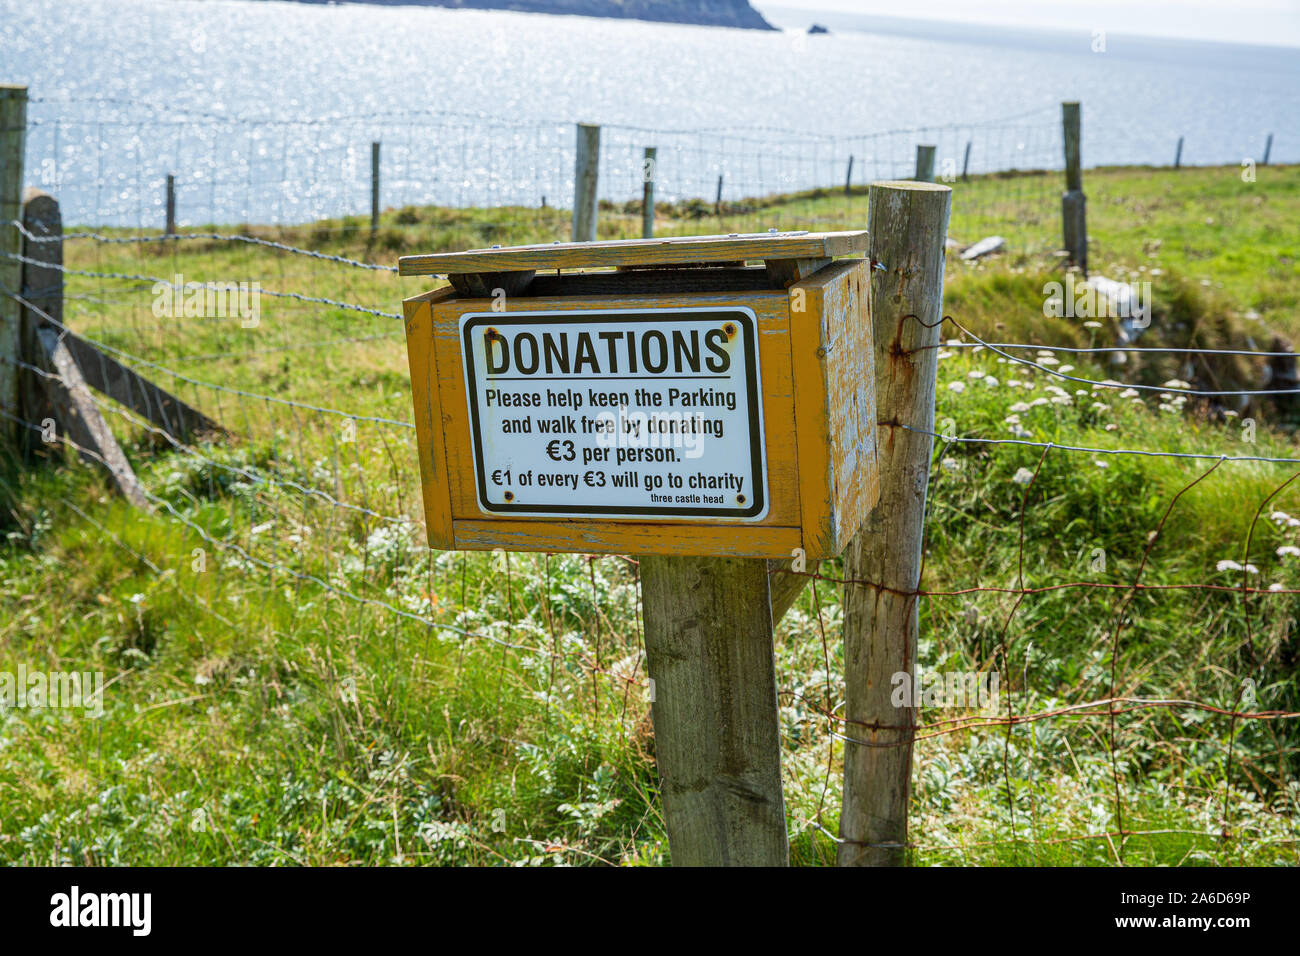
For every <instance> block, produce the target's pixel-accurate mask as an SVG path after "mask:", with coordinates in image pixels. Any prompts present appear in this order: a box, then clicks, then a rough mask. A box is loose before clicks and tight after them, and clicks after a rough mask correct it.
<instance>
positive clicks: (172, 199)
mask: <svg viewBox="0 0 1300 956" xmlns="http://www.w3.org/2000/svg"><path fill="white" fill-rule="evenodd" d="M164 208H165V209H166V217H167V218H166V231H165V232H164V233H163V235H167V236H174V235H176V177H175V176H173V175H172V174H171V173H168V174H167V204H166V206H165V207H164Z"/></svg>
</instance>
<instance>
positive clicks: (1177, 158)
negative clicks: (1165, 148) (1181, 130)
mask: <svg viewBox="0 0 1300 956" xmlns="http://www.w3.org/2000/svg"><path fill="white" fill-rule="evenodd" d="M1182 165H1183V138H1182V137H1181V136H1180V137H1178V148H1177V149H1176V150H1174V169H1178V168H1179V167H1180V166H1182Z"/></svg>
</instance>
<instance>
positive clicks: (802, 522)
mask: <svg viewBox="0 0 1300 956" xmlns="http://www.w3.org/2000/svg"><path fill="white" fill-rule="evenodd" d="M866 239H867V235H866V233H865V232H830V233H807V232H790V233H778V232H770V233H762V234H757V235H733V236H705V237H691V238H678V239H637V240H626V241H615V242H587V243H555V244H552V245H539V246H516V247H513V248H504V249H502V248H493V249H480V250H474V251H470V252H463V253H446V254H438V255H416V256H405V257H403V258H402V259H401V260H400V264H399V270H400V272H401V274H402V275H407V276H412V275H446V276H447V277H448V279H449V280H450V282H451V286H450V287H446V288H440V289H437V290H435V291H432V292H427V293H424V294H423V295H417V296H414V297H412V298H410V299H407V300H406V302H405V315H406V340H407V349H408V352H409V357H410V363H411V388H412V393H413V397H414V404H415V427H416V435H417V440H418V445H419V454H420V472H421V479H422V485H423V494H424V509H425V516H426V519H427V523H428V529H429V544H430V546H431V547H434V548H439V549H469V550H491V549H494V548H504V549H506V550H514V551H575V552H584V553H621V554H667V555H729V556H737V557H767V558H789V557H790V556H791V555H792V554H793V555H798V554H799V553H800V549H802V553H803V555H804V556H805V557H806V558H808V559H816V558H825V557H832V556H834V555H837V554H839V552H840V551H841V549H842V548H843V547H844V545H845V544H847V543H848V540H849V538H850V537H851V536H852V535H853V533H854V532H855V531H856V530H857V529H858V527H859V525H860V524H861V523H862V520H863V518H864V517H865V516H866V515H867V513H868V512H869V511H870V510H871V508H872V507H873V506H874V505H875V503H876V501H877V499H878V498H879V483H878V475H877V464H876V409H875V367H874V366H875V361H874V345H873V342H872V340H871V321H870V317H869V303H868V296H869V290H870V278H871V277H870V266H869V265H868V263H867V261H866V260H865V259H862V258H857V257H855V258H840V259H837V258H835V257H837V256H860V255H861V254H862V253H863V252H864V251H865V249H866Z"/></svg>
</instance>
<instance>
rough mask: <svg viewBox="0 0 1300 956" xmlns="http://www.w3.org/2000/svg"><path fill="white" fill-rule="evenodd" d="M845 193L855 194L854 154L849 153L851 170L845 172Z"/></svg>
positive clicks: (848, 194) (847, 194)
mask: <svg viewBox="0 0 1300 956" xmlns="http://www.w3.org/2000/svg"><path fill="white" fill-rule="evenodd" d="M844 195H846V196H851V195H853V154H852V153H850V154H849V171H848V172H846V173H845V174H844Z"/></svg>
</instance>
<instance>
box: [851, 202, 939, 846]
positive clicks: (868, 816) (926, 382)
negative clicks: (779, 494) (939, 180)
mask: <svg viewBox="0 0 1300 956" xmlns="http://www.w3.org/2000/svg"><path fill="white" fill-rule="evenodd" d="M951 201H952V190H951V189H950V188H949V187H947V186H942V185H935V184H929V183H916V182H886V183H875V184H873V185H872V187H871V193H870V207H869V210H868V216H869V222H868V228H867V232H868V235H869V236H870V237H871V240H870V241H871V245H870V258H871V261H872V262H873V263H879V264H880V268H878V269H877V270H876V271H873V272H872V274H871V324H872V339H873V341H874V347H875V371H876V402H877V414H878V418H879V422H880V434H879V438H878V441H877V448H878V452H879V457H880V484H881V493H880V503H879V505H877V507H876V510H875V511H873V512H872V513H871V514H870V515H869V516H868V518H867V520H866V523H865V524H864V525H863V527H862V530H861V531H859V532H858V534H857V536H856V537H855V538H854V539H853V541H852V542H851V543H850V544H849V547H848V550H847V551H846V552H845V557H844V576H845V578H846V580H849V581H866V582H870V583H868V584H846V585H845V588H844V669H845V692H846V700H845V709H844V717H845V724H844V735H845V736H846V737H847V738H849V740H848V741H847V742H846V743H845V745H844V802H843V808H842V810H841V814H840V837H841V839H842V840H843V841H844V842H843V843H841V844H840V846H839V850H838V860H839V864H840V865H841V866H897V865H901V864H902V863H903V862H904V860H905V850H906V844H907V805H908V800H909V797H910V795H911V773H912V738H913V735H914V733H915V725H916V712H915V710H913V709H911V708H896V707H894V706H893V702H892V700H891V696H892V693H893V690H894V686H895V684H894V682H893V677H894V675H895V674H898V673H905V674H907V675H909V679H910V678H911V677H914V676H915V673H916V641H917V630H918V626H919V623H918V622H919V618H918V598H917V596H916V593H915V592H916V591H917V590H918V589H919V587H920V574H921V549H922V545H923V538H924V528H925V525H924V522H925V498H926V490H927V486H928V484H929V476H930V455H931V451H932V449H933V444H934V442H933V439H932V438H931V435H930V434H929V433H931V432H933V431H934V394H935V379H936V375H937V372H938V351H939V350H938V345H939V342H940V341H941V329H940V325H941V322H942V316H943V270H944V240H945V238H946V237H947V233H948V213H949V209H950V206H951ZM912 429H915V430H912Z"/></svg>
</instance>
